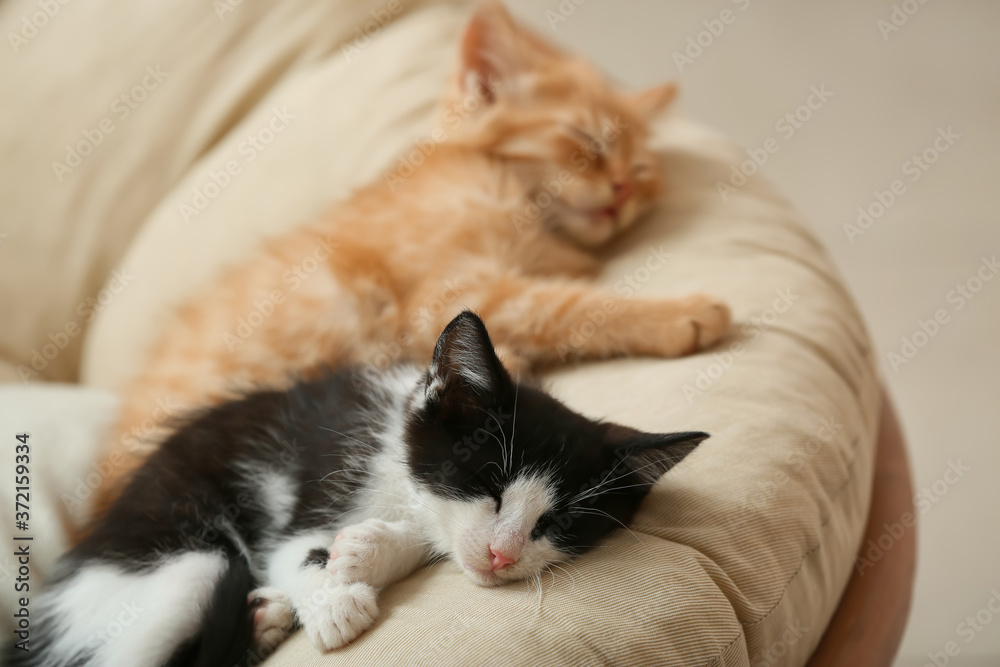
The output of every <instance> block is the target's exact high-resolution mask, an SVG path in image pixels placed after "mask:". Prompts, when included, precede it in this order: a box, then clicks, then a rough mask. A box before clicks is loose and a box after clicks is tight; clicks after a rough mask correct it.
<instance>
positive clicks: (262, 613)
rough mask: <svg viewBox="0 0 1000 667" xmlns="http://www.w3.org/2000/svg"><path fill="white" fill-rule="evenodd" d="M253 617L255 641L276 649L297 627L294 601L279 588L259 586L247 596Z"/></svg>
mask: <svg viewBox="0 0 1000 667" xmlns="http://www.w3.org/2000/svg"><path fill="white" fill-rule="evenodd" d="M247 601H248V603H249V605H250V612H251V614H252V616H251V618H252V619H253V643H254V646H256V647H257V648H258V649H266V650H268V651H271V650H274V649H275V648H276V647H277V646H278V644H280V643H281V642H283V641H285V638H286V637H287V636H288V635H289V634H290V633H291V632H292V628H293V627H295V612H294V611H293V610H292V601H291V600H290V599H289V597H288V596H287V595H285V594H284V593H282V592H281V591H279V590H278V589H277V588H258V589H257V590H255V591H251V592H250V595H249V596H248V597H247Z"/></svg>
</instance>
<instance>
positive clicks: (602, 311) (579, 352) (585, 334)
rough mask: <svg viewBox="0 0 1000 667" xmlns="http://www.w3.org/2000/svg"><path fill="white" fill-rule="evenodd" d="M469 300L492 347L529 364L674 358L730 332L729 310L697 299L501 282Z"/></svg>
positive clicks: (561, 283) (557, 283)
mask: <svg viewBox="0 0 1000 667" xmlns="http://www.w3.org/2000/svg"><path fill="white" fill-rule="evenodd" d="M477 297H478V298H476V299H474V300H472V299H470V300H469V301H471V303H470V305H474V306H475V307H476V308H477V309H478V310H479V313H480V315H482V316H483V319H484V320H485V321H486V325H487V327H488V328H489V330H490V334H491V336H492V337H493V340H494V342H495V343H496V344H497V345H498V346H503V347H506V348H509V349H511V350H514V351H516V352H517V353H518V354H519V355H520V356H521V357H523V358H525V359H527V360H528V361H530V362H534V363H546V362H553V361H565V360H566V359H567V358H573V357H575V358H604V357H611V356H617V355H628V354H638V355H650V356H656V357H677V356H681V355H684V354H690V353H692V352H695V351H697V350H699V349H703V348H706V347H708V346H710V345H712V344H713V343H715V342H716V341H718V340H719V339H720V338H721V337H722V336H723V335H724V334H725V333H726V330H727V329H728V327H729V321H730V313H729V308H728V307H727V306H726V305H725V304H724V303H722V302H721V301H719V300H717V299H714V298H712V297H707V296H703V295H698V294H696V295H691V296H687V297H682V298H678V299H639V298H635V299H623V298H621V297H620V296H617V295H615V294H612V293H609V292H606V291H602V290H598V289H595V288H594V287H591V286H590V285H586V284H581V283H579V282H575V281H570V280H545V279H531V278H508V279H505V280H501V281H497V282H496V283H493V284H490V285H487V286H484V288H483V289H482V291H481V292H480V294H478V295H477Z"/></svg>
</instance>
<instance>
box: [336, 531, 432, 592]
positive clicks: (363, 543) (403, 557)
mask: <svg viewBox="0 0 1000 667" xmlns="http://www.w3.org/2000/svg"><path fill="white" fill-rule="evenodd" d="M429 555H430V554H429V552H428V550H427V547H426V540H425V539H424V538H423V536H422V535H421V533H420V531H419V530H418V528H417V527H416V525H414V524H413V523H411V522H409V521H389V522H386V521H382V520H380V519H368V520H367V521H363V522H361V523H356V524H353V525H350V526H347V527H346V528H344V529H343V530H341V531H340V533H339V534H338V535H337V537H336V539H335V540H334V543H333V546H331V547H330V562H329V564H328V566H327V568H328V569H329V571H330V573H331V574H333V575H334V576H335V577H337V579H338V580H339V581H341V582H343V583H345V584H350V583H354V582H363V583H366V584H368V585H369V586H373V587H375V588H376V589H380V588H383V587H384V586H386V585H388V584H391V583H393V582H394V581H399V580H400V579H402V578H404V577H406V576H407V575H409V574H410V573H411V572H413V571H414V570H415V569H417V568H418V567H420V566H421V565H422V564H424V562H426V561H427V558H428V557H429Z"/></svg>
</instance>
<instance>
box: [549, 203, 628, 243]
mask: <svg viewBox="0 0 1000 667" xmlns="http://www.w3.org/2000/svg"><path fill="white" fill-rule="evenodd" d="M645 208H648V207H646V206H643V205H642V204H640V203H638V202H635V201H630V202H627V203H626V204H625V205H624V206H621V207H614V206H606V207H603V208H587V209H581V208H574V207H571V206H568V205H566V206H564V207H563V208H562V211H561V212H560V213H559V215H558V217H557V218H556V219H555V220H554V222H555V227H557V228H558V231H559V232H560V233H562V234H563V235H564V236H566V237H567V238H569V239H570V240H572V241H573V242H575V243H577V244H579V245H581V246H584V247H589V248H596V247H599V246H602V245H604V244H606V243H609V242H610V241H611V240H612V239H614V238H615V237H616V236H618V235H619V234H620V233H622V232H623V231H624V230H626V229H628V228H629V227H631V226H632V223H634V222H635V219H636V218H638V217H639V216H640V215H641V214H642V213H643V211H644V210H645Z"/></svg>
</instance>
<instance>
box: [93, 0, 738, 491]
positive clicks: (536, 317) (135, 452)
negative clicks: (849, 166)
mask: <svg viewBox="0 0 1000 667" xmlns="http://www.w3.org/2000/svg"><path fill="white" fill-rule="evenodd" d="M673 95H674V88H673V86H670V85H667V86H661V87H658V88H653V89H651V90H648V91H645V92H642V93H638V94H626V93H622V92H619V91H617V90H614V89H613V88H612V87H611V85H610V84H609V83H608V82H607V81H606V80H605V79H604V77H602V76H601V75H600V74H599V73H597V72H596V71H595V70H594V69H593V68H592V67H591V66H590V65H589V64H587V63H586V62H584V61H583V60H580V59H578V58H575V57H572V56H569V55H566V54H564V53H562V52H561V51H559V50H557V49H556V48H555V47H553V46H552V45H550V44H548V43H546V42H544V41H543V40H542V39H541V38H539V37H538V36H536V35H535V34H533V33H532V32H530V31H529V30H527V29H525V28H523V27H521V26H519V25H517V24H516V23H515V22H514V21H513V20H512V19H511V17H510V16H509V15H508V13H507V12H506V11H505V10H504V8H503V7H502V6H500V5H499V4H497V3H493V2H484V3H481V4H479V5H478V6H477V9H476V10H475V12H474V15H473V16H472V18H471V20H470V22H469V25H468V27H467V28H466V31H465V33H464V36H463V38H462V43H461V49H460V67H459V69H458V72H457V74H456V76H455V78H454V80H453V81H452V83H451V86H450V89H449V91H448V94H447V96H446V99H445V101H444V110H443V122H444V123H445V125H446V126H447V127H448V128H449V132H448V133H447V136H446V137H443V138H441V137H435V140H440V143H438V144H437V145H436V147H435V150H434V151H433V152H430V154H429V155H427V156H426V159H425V161H424V162H423V163H422V164H420V165H419V166H415V167H412V168H405V169H404V168H400V169H399V170H398V171H396V172H390V173H389V174H387V175H386V177H384V178H382V179H380V180H379V181H378V182H376V183H373V184H371V185H369V186H368V187H366V188H365V189H362V190H360V191H359V192H357V193H356V194H354V195H353V196H352V197H351V198H350V199H349V200H348V201H346V202H345V203H343V204H341V205H338V206H337V207H336V208H335V209H334V210H333V211H332V212H331V213H330V214H329V216H328V217H327V218H325V219H323V220H320V221H318V222H316V223H315V224H312V225H309V226H306V227H304V228H300V229H297V230H295V231H292V232H290V233H287V234H285V235H283V236H280V237H277V238H274V239H271V240H269V241H268V242H267V243H266V244H265V245H264V247H263V248H262V249H261V250H260V252H259V253H258V254H257V255H256V256H254V257H252V258H251V259H248V260H247V261H245V262H243V263H242V264H240V265H238V266H235V267H233V268H231V269H230V270H229V271H228V272H227V273H225V274H224V275H223V276H222V277H221V279H219V280H218V281H217V282H215V283H214V284H212V285H209V286H208V287H207V288H206V289H205V290H204V291H203V292H202V293H200V294H199V295H198V296H197V297H196V298H195V299H193V300H191V301H190V302H188V303H187V304H186V305H184V306H183V307H182V308H180V309H179V310H178V312H177V316H176V318H175V320H174V321H173V322H172V323H171V324H170V325H169V326H167V327H165V328H164V330H163V332H162V336H161V337H160V339H159V341H158V342H157V343H156V344H155V345H154V346H153V348H152V350H151V352H150V356H149V360H148V363H147V364H146V366H145V367H144V368H143V369H142V370H141V372H140V373H139V374H138V375H137V376H136V377H135V378H134V379H133V380H132V381H131V383H130V384H129V386H128V387H127V388H126V390H125V391H124V392H123V398H124V405H123V412H122V415H121V419H120V422H119V424H118V427H117V431H116V434H115V438H114V447H113V450H112V451H111V452H110V453H109V455H110V457H111V463H112V464H113V468H114V470H115V471H116V474H115V476H114V479H113V480H112V481H111V483H107V484H105V485H104V488H103V489H102V491H103V494H104V497H103V499H102V502H101V504H102V505H104V503H106V502H108V501H109V500H111V499H112V497H113V494H114V493H116V491H115V489H116V487H118V486H119V484H118V482H120V480H121V478H122V477H123V476H124V475H125V474H126V473H128V472H130V471H131V470H132V469H134V467H135V466H136V465H137V464H138V463H140V462H141V460H142V458H143V457H145V456H146V455H147V454H148V453H149V452H150V450H151V448H153V447H154V446H155V444H156V442H157V441H158V440H159V439H160V438H161V437H162V433H159V434H156V435H154V436H153V437H145V438H140V437H139V436H138V434H139V433H140V432H141V431H140V427H139V425H141V424H142V422H143V421H144V420H147V424H148V423H150V422H149V421H148V419H149V417H150V415H151V414H152V412H153V410H154V408H155V406H156V405H157V401H158V400H159V401H163V400H164V399H167V398H169V399H170V401H171V403H173V404H175V405H180V406H182V407H185V408H186V407H191V406H199V405H204V404H207V403H212V402H215V401H217V400H219V399H220V398H222V397H223V396H225V395H226V392H227V391H228V390H230V389H234V388H238V387H241V386H246V385H247V384H249V383H256V384H262V385H272V386H273V385H281V384H283V383H284V382H286V378H287V376H288V375H289V372H290V371H302V370H304V369H309V368H310V367H314V366H316V365H318V364H337V363H340V362H344V361H365V362H374V363H375V364H376V365H378V366H385V365H387V364H389V363H392V362H394V361H397V360H403V359H412V360H416V361H420V362H426V361H427V360H429V359H430V355H431V352H432V349H433V345H434V343H435V341H436V339H437V337H438V335H439V334H440V333H441V330H442V329H443V328H444V326H445V325H446V324H447V323H448V322H449V321H450V320H451V319H452V318H453V317H454V316H455V315H456V314H458V312H459V311H460V310H462V309H463V308H471V309H473V310H475V311H476V312H477V313H479V314H480V315H481V316H482V317H483V319H484V320H485V321H486V324H487V326H488V328H489V331H490V333H491V335H492V337H493V339H494V341H496V343H497V345H498V346H499V348H500V349H501V350H502V351H503V352H504V353H505V354H506V355H507V358H508V360H509V361H511V362H512V363H513V362H520V363H522V364H523V365H524V366H525V367H530V366H533V365H537V364H544V363H550V362H555V361H560V360H561V358H564V357H565V356H566V354H567V352H569V353H571V354H572V355H573V356H576V357H579V358H604V357H610V356H613V355H623V354H637V355H653V356H660V357H672V356H678V355H683V354H687V353H690V352H693V351H695V350H698V349H699V348H702V347H705V346H707V345H711V344H712V343H714V342H715V341H716V340H718V339H719V338H720V337H721V336H722V335H723V333H724V332H725V330H726V328H727V326H728V324H729V310H728V309H727V308H726V306H725V305H723V304H722V303H720V302H718V301H716V300H714V299H711V298H708V297H705V296H690V297H687V298H684V299H678V300H663V299H639V298H634V299H622V298H620V297H617V296H616V295H614V294H612V293H609V292H606V291H601V290H598V289H597V288H595V287H594V286H593V285H592V284H591V283H590V282H589V281H588V280H587V279H586V276H587V274H589V273H591V272H592V271H593V270H594V269H595V268H596V260H595V258H594V255H593V254H592V249H593V248H596V247H598V246H600V245H602V244H604V243H605V242H607V241H608V240H610V239H612V238H614V237H615V236H616V235H618V234H619V233H620V232H621V231H622V230H624V229H626V228H628V227H629V226H630V225H631V224H632V223H633V222H634V220H635V219H636V216H638V215H639V214H640V213H641V212H642V211H643V210H645V209H646V208H648V207H649V206H650V205H651V204H652V203H654V201H655V200H656V198H657V197H658V195H659V194H660V192H661V188H662V184H661V174H660V169H659V166H658V162H657V160H656V158H655V156H654V155H653V153H652V152H651V151H650V149H649V147H648V145H647V139H648V136H647V135H648V131H647V123H648V122H649V121H650V120H651V119H652V118H653V117H654V116H655V115H656V114H658V113H659V112H660V111H661V110H663V109H664V108H665V107H666V106H667V105H668V104H669V102H670V101H671V99H672V98H673ZM302 266H306V267H313V268H314V269H315V270H312V271H311V272H309V271H305V270H302V269H299V270H295V269H293V267H302ZM262 302H269V303H272V304H274V307H273V312H272V313H271V315H270V316H263V315H260V314H258V315H255V316H252V317H251V313H254V311H255V310H259V309H258V307H257V306H256V305H255V304H260V303H262ZM612 302H613V305H614V308H613V309H609V308H608V304H609V303H612ZM594 309H603V310H605V311H607V312H610V313H612V314H611V316H610V317H609V319H608V321H607V322H606V323H605V324H604V325H603V326H601V327H598V328H597V329H596V330H595V331H594V333H593V335H591V336H590V337H589V338H587V339H586V340H584V341H582V343H581V341H579V340H575V339H574V342H573V344H570V343H569V339H570V335H571V332H572V331H573V330H574V329H576V328H578V327H579V326H580V325H581V324H583V323H584V322H586V321H588V320H587V312H588V311H593V310H594ZM263 310H264V311H267V310H268V309H267V308H264V309H263ZM241 318H243V319H245V320H246V319H250V320H251V321H252V322H253V324H254V327H246V328H245V329H243V332H242V333H241V334H239V335H236V334H234V333H233V332H234V331H237V321H238V320H240V319H241ZM238 333H239V332H238ZM243 334H247V335H246V336H245V337H244V336H243Z"/></svg>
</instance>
